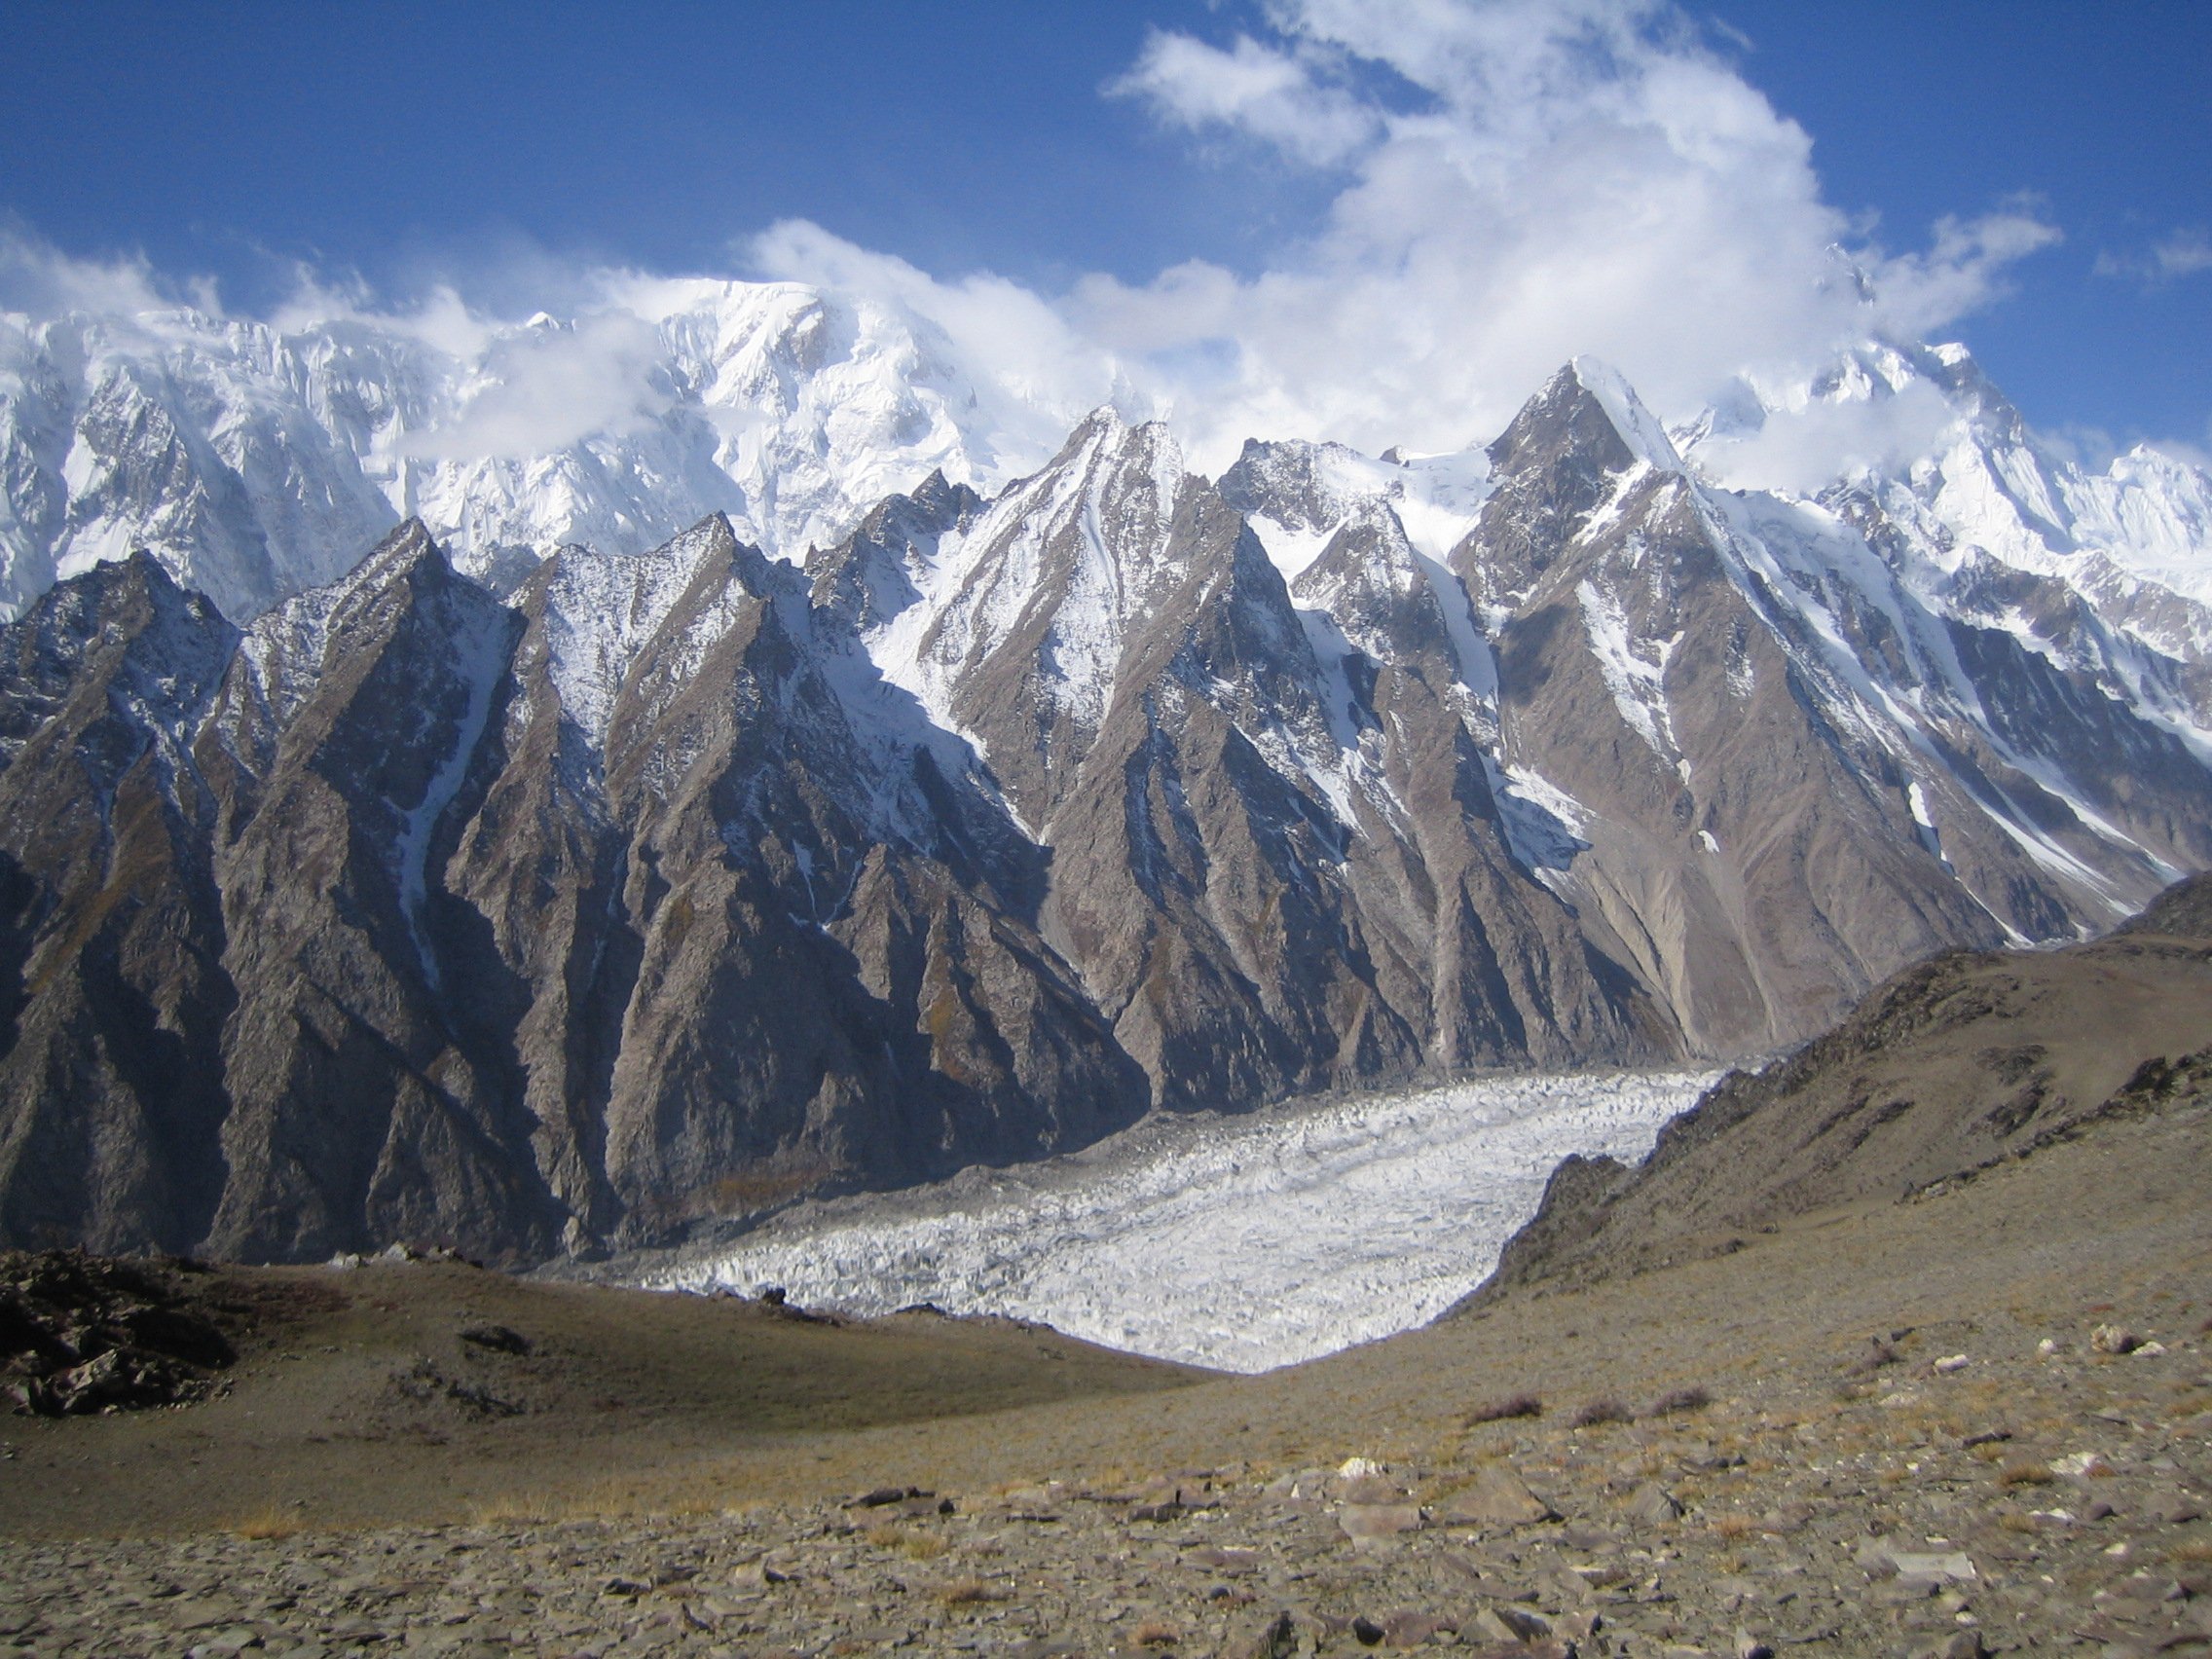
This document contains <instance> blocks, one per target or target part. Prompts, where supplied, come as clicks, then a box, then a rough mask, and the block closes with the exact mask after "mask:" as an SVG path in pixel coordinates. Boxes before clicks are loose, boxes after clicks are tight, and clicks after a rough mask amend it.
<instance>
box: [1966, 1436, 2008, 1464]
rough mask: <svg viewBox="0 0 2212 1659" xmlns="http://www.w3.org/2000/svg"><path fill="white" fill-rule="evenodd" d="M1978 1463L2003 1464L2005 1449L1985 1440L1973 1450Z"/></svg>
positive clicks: (1994, 1442)
mask: <svg viewBox="0 0 2212 1659" xmlns="http://www.w3.org/2000/svg"><path fill="white" fill-rule="evenodd" d="M1972 1456H1973V1457H1974V1459H1975V1460H1976V1461H1977V1462H1983V1463H2001V1462H2003V1461H2004V1460H2005V1448H2004V1447H2003V1446H2002V1445H2000V1444H1999V1443H1998V1442H1996V1441H1994V1440H1985V1441H1983V1442H1982V1443H1981V1444H1980V1445H1979V1446H1976V1447H1975V1448H1974V1449H1973V1454H1972Z"/></svg>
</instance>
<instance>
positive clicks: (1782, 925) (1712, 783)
mask: <svg viewBox="0 0 2212 1659" xmlns="http://www.w3.org/2000/svg"><path fill="white" fill-rule="evenodd" d="M1492 459H1493V463H1494V468H1495V470H1494V473H1493V494H1492V496H1491V498H1489V500H1488V501H1487V502H1486V503H1485V506H1484V509H1483V514H1482V517H1481V519H1480V521H1479V523H1478V525H1477V527H1476V529H1475V530H1474V532H1473V533H1472V534H1471V535H1469V537H1468V538H1467V539H1466V540H1465V541H1464V542H1462V543H1461V545H1460V546H1459V547H1458V548H1457V549H1456V550H1455V552H1454V554H1453V560H1452V563H1453V567H1454V569H1455V570H1456V571H1458V572H1459V573H1460V574H1461V575H1462V576H1463V577H1464V578H1465V580H1466V582H1467V584H1468V587H1469V589H1470V591H1471V592H1473V593H1474V594H1476V595H1477V596H1478V597H1479V600H1480V602H1481V603H1482V605H1483V608H1484V609H1485V611H1486V613H1487V619H1488V620H1489V621H1490V622H1491V624H1492V625H1493V629H1494V631H1495V648H1496V651H1497V658H1498V677H1499V682H1500V685H1501V687H1502V690H1501V693H1500V696H1501V705H1502V713H1503V719H1502V746H1503V754H1504V757H1505V759H1506V761H1507V762H1508V764H1511V765H1520V766H1526V767H1527V768H1529V769H1530V770H1531V771H1533V772H1535V773H1537V774H1539V775H1540V776H1541V777H1543V778H1544V779H1545V780H1546V781H1548V782H1549V783H1550V784H1551V785H1553V786H1554V787H1556V788H1557V789H1559V790H1561V791H1563V792H1564V793H1566V794H1567V795H1568V796H1569V797H1571V798H1572V800H1573V801H1574V802H1575V803H1577V805H1578V807H1579V808H1580V810H1581V814H1582V817H1581V822H1580V825H1579V827H1578V830H1577V833H1578V834H1579V835H1581V836H1582V837H1583V838H1585V839H1586V840H1587V841H1588V842H1589V848H1588V850H1587V851H1586V852H1584V853H1581V854H1579V855H1577V856H1576V857H1575V858H1574V859H1573V860H1572V861H1571V863H1570V866H1569V867H1568V868H1567V871H1566V872H1565V873H1564V875H1563V877H1562V879H1561V881H1560V883H1559V886H1560V890H1561V891H1562V892H1563V894H1566V895H1567V897H1569V898H1570V899H1571V900H1572V901H1573V902H1574V903H1576V905H1577V907H1578V909H1579V910H1580V911H1581V912H1582V914H1583V915H1584V917H1585V919H1586V920H1587V922H1588V923H1589V924H1590V925H1591V927H1592V929H1593V932H1594V934H1595V936H1596V937H1598V938H1600V939H1603V940H1607V941H1608V942H1615V943H1616V947H1617V950H1618V952H1619V953H1620V955H1621V956H1622V957H1623V959H1625V960H1627V961H1630V962H1632V963H1633V964H1634V965H1635V968H1636V970H1637V973H1638V975H1639V977H1641V979H1642V980H1643V982H1644V983H1646V984H1648V985H1650V986H1651V987H1652V988H1653V989H1654V990H1655V991H1656V992H1657V993H1658V994H1660V995H1661V996H1662V997H1663V998H1664V999H1665V1000H1666V1001H1667V1003H1668V1004H1669V1005H1670V1006H1672V1007H1673V1009H1674V1010H1675V1012H1676V1014H1677V1017H1678V1018H1679V1020H1680V1022H1681V1026H1682V1029H1683V1031H1684V1033H1685V1035H1686V1037H1687V1039H1688V1041H1689V1043H1690V1045H1691V1046H1692V1047H1693V1048H1694V1049H1696V1050H1698V1051H1704V1052H1719V1053H1725V1052H1731V1051H1743V1050H1745V1049H1755V1048H1759V1047H1764V1046H1767V1045H1771V1044H1775V1043H1781V1042H1788V1041H1790V1040H1794V1039H1797V1038H1800V1037H1802V1036H1804V1035H1806V1034H1808V1033H1809V1032H1811V1031H1813V1030H1816V1029H1818V1028H1820V1027H1821V1026H1822V1025H1824V1024H1825V1023H1827V1022H1828V1021H1829V1020H1831V1019H1832V1018H1833V1017H1835V1016H1836V1015H1837V1014H1839V1013H1840V1012H1841V1011H1842V1010H1843V1009H1845V1008H1847V1007H1848V1006H1849V1005H1850V1004H1851V1003H1852V1002H1853V1001H1855V1000H1856V999H1857V997H1858V996H1859V995H1861V994H1862V993H1863V992H1864V990H1865V989H1866V988H1868V987H1869V986H1870V985H1872V984H1873V983H1874V982H1875V981H1877V980H1878V979H1879V978H1881V977H1884V976H1885V975H1887V974H1888V973H1890V972H1892V971H1894V970H1895V969H1896V968H1897V967H1899V966H1900V965H1901V964H1902V963H1904V962H1907V961H1910V960H1913V959H1914V958H1916V957H1918V956H1921V955H1925V954H1926V953H1928V952H1929V951H1931V950H1934V949H1936V948H1938V947H1939V946H1941V945H1944V944H1948V943H1960V942H1965V943H1975V944H1993V943H1997V942H2001V941H2002V940H2005V939H2007V938H2015V939H2027V938H2047V937H2050V936H2051V935H2053V934H2062V933H2065V932H2068V931H2072V930H2074V929H2077V928H2081V927H2086V926H2090V925H2094V924H2095V923H2096V922H2097V921H2098V920H2100V919H2104V918H2109V917H2111V916H2113V915H2114V914H2117V913H2123V912H2124V910H2125V909H2126V908H2130V907H2132V906H2133V905H2134V904H2136V903H2141V902H2143V901H2144V900H2145V899H2147V898H2148V897H2149V896H2150V895H2151V894H2152V893H2154V892H2156V891H2157V888H2158V886H2159V885H2160V883H2161V882H2162V881H2163V880H2164V879H2166V878H2167V877H2168V876H2170V874H2171V873H2172V872H2173V871H2174V870H2175V869H2176V868H2183V867H2188V866H2190V865H2193V864H2195V863H2197V862H2200V861H2201V859H2202V856H2203V854H2202V851H2201V849H2199V848H2197V847H2196V846H2194V844H2193V843H2194V840H2195V837H2196V831H2195V830H2194V827H2193V826H2194V824H2199V823H2201V822H2202V819H2201V813H2202V810H2203V806H2204V805H2205V804H2207V803H2208V802H2207V796H2206V795H2205V793H2204V792H2205V788H2206V785H2207V782H2208V779H2207V775H2206V773H2205V770H2204V768H2203V767H2202V765H2201V764H2199V763H2197V762H2196V761H2194V758H2193V757H2191V756H2189V755H2188V753H2187V752H2186V749H2185V747H2184V745H2183V744H2182V742H2181V741H2180V740H2179V739H2178V738H2176V737H2175V736H2173V735H2171V734H2170V733H2167V732H2165V731H2162V730H2160V729H2158V728H2157V726H2155V725H2154V724H2152V723H2150V722H2148V721H2146V720H2144V719H2142V718H2140V717H2139V716H2137V715H2136V714H2135V713H2134V712H2133V711H2132V710H2131V709H2130V708H2128V707H2127V706H2126V705H2125V704H2122V703H2119V702H2116V701H2115V700H2113V699H2112V698H2111V697H2109V696H2107V695H2105V694H2103V693H2102V692H2101V691H2099V690H2097V689H2096V688H2095V687H2094V686H2092V685H2088V684H2086V683H2083V681H2082V680H2081V678H2080V677H2075V678H2072V679H2070V678H2069V677H2068V676H2067V675H2066V674H2065V673H2064V672H2062V671H2060V670H2058V669H2055V668H2054V667H2052V666H2051V665H2050V664H2048V663H2047V662H2046V661H2045V660H2044V659H2042V658H2041V657H2039V656H2037V655H2035V654H2034V653H2033V652H2030V651H2027V650H2025V649H2023V648H2022V647H2021V646H2020V645H2019V644H2018V643H2017V642H2016V641H2015V640H2014V639H2013V638H2012V637H2011V636H2010V635H2009V634H2007V635H2000V634H1997V633H1995V632H1994V631H1990V630H1976V629H1973V628H1972V627H1971V626H1968V625H1966V624H1963V623H1961V622H1959V621H1957V620H1956V619H1952V618H1945V617H1943V616H1941V615H1938V614H1936V613H1934V612H1932V611H1931V610H1930V609H1929V608H1927V607H1926V606H1925V605H1924V604H1923V603H1921V602H1920V600H1919V599H1918V598H1917V597H1916V596H1915V595H1913V594H1912V593H1911V592H1910V591H1909V590H1908V589H1907V588H1906V587H1905V586H1904V584H1903V583H1901V582H1900V581H1899V579H1898V578H1897V577H1896V575H1895V574H1894V572H1892V571H1890V570H1889V569H1887V568H1886V567H1885V565H1884V564H1883V563H1882V561H1881V560H1880V559H1879V558H1878V557H1877V556H1876V555H1875V554H1874V553H1873V551H1872V549H1870V548H1869V547H1868V546H1867V544H1866V543H1865V542H1864V541H1863V540H1862V539H1861V538H1860V537H1859V536H1857V535H1855V534H1854V533H1853V532H1851V531H1850V529H1849V528H1848V527H1847V526H1845V525H1843V524H1841V523H1839V522H1838V521H1837V520H1835V519H1834V518H1833V517H1831V516H1828V515H1826V514H1825V513H1823V512H1821V511H1820V510H1818V509H1815V508H1811V507H1807V506H1802V505H1797V504H1792V503H1788V502H1785V501H1781V500H1778V499H1776V498H1772V497H1761V496H1755V495H1754V496H1729V495H1725V494H1723V493H1720V492H1716V491H1714V490H1713V489H1712V488H1711V487H1710V486H1708V485H1705V484H1703V483H1701V482H1699V481H1698V480H1697V479H1696V478H1694V477H1693V476H1691V475H1690V474H1689V473H1688V472H1687V471H1686V470H1685V469H1684V468H1683V467H1682V466H1681V464H1680V462H1679V460H1678V458H1677V456H1676V455H1675V453H1674V452H1673V450H1672V448H1671V446H1670V445H1669V443H1668V440H1667V439H1666V437H1665V435H1664V434H1662V433H1658V432H1657V431H1656V424H1655V423H1651V422H1650V421H1649V420H1648V417H1644V416H1641V411H1640V410H1639V409H1638V408H1637V407H1636V406H1635V405H1634V402H1633V394H1631V393H1628V392H1627V391H1626V390H1625V388H1623V387H1619V386H1618V384H1617V382H1610V381H1608V379H1607V378H1606V377H1605V376H1604V373H1603V371H1599V370H1595V369H1593V368H1591V367H1589V366H1581V367H1578V368H1575V369H1570V370H1568V371H1565V372H1563V374H1562V375H1561V376H1560V377H1558V378H1557V379H1555V381H1554V382H1553V383H1552V385H1551V386H1550V387H1547V388H1546V390H1545V391H1544V392H1543V393H1542V394H1540V395H1539V397H1538V398H1537V399H1536V400H1534V401H1533V402H1532V403H1531V404H1530V407H1529V409H1528V410H1526V411H1525V412H1524V414H1523V416H1522V417H1521V418H1520V419H1519V420H1517V421H1516V422H1515V424H1514V425H1513V427H1512V428H1511V429H1509V430H1508V432H1507V433H1506V434H1505V436H1503V437H1502V438H1500V439H1499V441H1498V442H1497V444H1495V445H1493V450H1492ZM2122 779H2124V780H2125V782H2124V783H2123V782H2122ZM2090 820H2097V822H2094V823H2092V822H2090Z"/></svg>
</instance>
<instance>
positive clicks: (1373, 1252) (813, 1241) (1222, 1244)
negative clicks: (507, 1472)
mask: <svg viewBox="0 0 2212 1659" xmlns="http://www.w3.org/2000/svg"><path fill="white" fill-rule="evenodd" d="M1713 1078H1714V1074H1712V1073H1709V1072H1698V1073H1688V1072H1676V1073H1664V1074H1643V1075H1640V1076H1629V1075H1610V1076H1577V1077H1513V1078H1496V1079H1486V1080H1483V1081H1480V1082H1474V1083H1465V1084H1458V1085H1454V1086H1452V1087H1449V1088H1435V1089H1427V1090H1423V1091H1420V1092H1419V1093H1412V1094H1388V1095H1377V1096H1374V1097H1372V1098H1368V1099H1363V1100H1358V1101H1354V1102H1351V1103H1349V1104H1346V1105H1338V1106H1331V1107H1327V1108H1324V1109H1321V1110H1318V1111H1309V1112H1303V1113H1298V1114H1296V1115H1270V1116H1267V1117H1259V1118H1231V1119H1219V1120H1198V1121H1186V1122H1183V1123H1180V1124H1165V1125H1151V1126H1148V1127H1147V1128H1146V1129H1143V1130H1139V1131H1137V1132H1136V1133H1135V1134H1134V1135H1129V1136H1121V1137H1117V1138H1116V1139H1115V1140H1113V1141H1109V1142H1106V1143H1104V1144H1102V1145H1101V1146H1099V1147H1097V1148H1093V1149H1092V1150H1090V1151H1089V1152H1087V1153H1083V1154H1078V1155H1076V1156H1073V1157H1070V1158H1064V1159H1057V1160H1054V1161H1051V1162H1050V1163H1046V1164H1041V1165H1032V1166H1028V1167H1024V1168H1017V1169H1008V1170H999V1171H992V1172H990V1173H989V1174H988V1177H987V1179H983V1180H977V1178H976V1174H975V1172H972V1173H971V1175H970V1176H967V1177H963V1178H961V1179H960V1180H957V1181H953V1182H947V1183H942V1184H940V1185H939V1186H936V1187H932V1188H924V1189H920V1190H918V1191H916V1192H913V1193H909V1194H905V1195H902V1196H900V1197H898V1198H890V1199H882V1198H876V1199H859V1200H848V1201H845V1202H840V1203H832V1204H825V1205H819V1206H813V1207H812V1208H810V1209H809V1210H808V1211H807V1212H805V1213H803V1214H801V1215H798V1216H794V1217H791V1218H787V1219H786V1220H785V1221H783V1222H782V1223H780V1224H777V1225H774V1226H771V1227H769V1228H766V1229H763V1230H762V1231H761V1232H759V1233H757V1234H755V1235H752V1236H750V1237H748V1238H747V1239H745V1240H744V1241H742V1242H741V1243H739V1244H737V1245H735V1246H731V1247H727V1248H725V1249H723V1250H721V1251H720V1252H719V1253H718V1254H714V1255H702V1256H697V1257H693V1258H691V1259H689V1260H685V1261H682V1262H681V1263H680V1264H677V1265H672V1266H659V1267H654V1268H648V1269H646V1270H645V1271H643V1272H638V1273H637V1274H636V1275H635V1277H636V1279H637V1281H638V1282H640V1283H644V1284H646V1285H650V1286H654V1287H658V1288H663V1289H683V1290H709V1289H715V1288H719V1287H725V1286H726V1287H729V1288H733V1289H737V1290H741V1291H746V1292H752V1291H756V1290H757V1289H759V1288H761V1287H764V1286H768V1285H781V1286H783V1287H784V1288H785V1289H786V1290H787V1291H788V1292H789V1293H790V1295H791V1296H792V1298H793V1300H795V1301H797V1302H799V1303H801V1304H803V1305H805V1306H807V1307H825V1308H835V1309H845V1310H848V1311H851V1312H855V1313H862V1314H875V1313H888V1312H891V1311H893V1310H894V1309H898V1308H901V1307H903V1306H905V1305H908V1304H912V1303H919V1302H929V1303H934V1304H935V1305H937V1306H938V1307H939V1308H941V1309H944V1310H945V1311H947V1312H951V1313H1003V1314H1009V1315H1013V1316H1015V1317H1019V1318H1028V1319H1042V1320H1044V1321H1046V1322H1048V1323H1050V1324H1051V1325H1053V1326H1056V1327H1057V1328H1059V1329H1060V1330H1063V1331H1066V1332H1069V1333H1071V1334H1072V1335H1075V1336H1079V1337H1084V1338H1087V1339H1088V1340H1090V1341H1092V1342H1099V1343H1105V1344H1109V1345H1111V1346H1115V1347H1121V1348H1129V1349H1133V1350H1135V1351H1137V1352H1139V1353H1150V1354H1157V1355H1160V1356H1161V1357H1163V1358H1167V1359H1176V1360H1184V1361H1188V1362H1190V1363H1193V1364H1198V1365H1209V1366H1215V1367H1219V1368H1221V1369H1223V1370H1229V1371H1246V1372H1251V1371H1265V1370H1269V1369H1271V1368H1272V1367H1274V1366H1278V1365H1289V1364H1293V1363H1295V1362H1296V1361H1299V1360H1302V1359H1311V1358H1313V1357H1314V1356H1316V1355H1319V1354H1324V1353H1330V1352H1333V1351H1335V1350H1336V1349H1338V1348H1342V1347H1348V1346H1351V1345H1353V1344H1355V1343H1362V1342H1371V1341H1373V1340H1375V1339H1376V1338H1378V1337H1385V1336H1388V1335H1390V1334H1391V1333H1393V1332H1396V1331H1402V1330H1405V1329H1407V1328H1408V1327H1409V1326H1413V1325H1418V1324H1419V1323H1421V1322H1422V1321H1424V1320H1427V1319H1430V1318H1433V1317H1434V1316H1435V1315H1436V1314H1438V1313H1440V1312H1442V1311H1443V1310H1444V1309H1446V1308H1448V1307H1450V1306H1451V1305H1452V1304H1453V1303H1454V1302H1456V1301H1457V1300H1458V1299H1459V1298H1460V1297H1461V1296H1464V1295H1465V1294H1466V1293H1467V1292H1468V1291H1470V1290H1472V1289H1473V1288H1474V1287H1475V1286H1476V1285H1477V1284H1478V1283H1480V1282H1481V1281H1482V1279H1483V1278H1484V1277H1485V1276H1487V1275H1488V1273H1489V1272H1490V1270H1491V1268H1492V1266H1493V1264H1494V1263H1495V1261H1496V1259H1497V1253H1498V1250H1499V1248H1500V1247H1501V1246H1502V1245H1503V1244H1504V1242H1505V1240H1506V1238H1507V1237H1508V1236H1509V1235H1511V1234H1512V1233H1513V1231H1514V1230H1515V1229H1516V1228H1518V1227H1519V1226H1520V1225H1521V1224H1522V1223H1523V1222H1524V1221H1526V1220H1528V1218H1529V1217H1530V1215H1531V1214H1533V1213H1534V1211H1535V1207H1536V1201H1537V1199H1538V1198H1539V1197H1541V1195H1542V1192H1543V1185H1544V1182H1545V1180H1546V1178H1547V1177H1548V1176H1549V1175H1550V1173H1551V1170H1552V1167H1553V1166H1554V1165H1555V1164H1556V1163H1557V1162H1558V1161H1560V1160H1561V1159H1562V1158H1564V1157H1566V1156H1567V1154H1568V1153H1571V1152H1583V1153H1598V1152H1604V1153H1610V1154H1611V1155H1613V1156H1614V1157H1617V1158H1625V1159H1635V1158H1641V1156H1642V1155H1643V1154H1644V1153H1646V1152H1647V1151H1649V1150H1650V1147H1651V1143H1652V1140H1653V1138H1654V1137H1655V1136H1656V1135H1657V1133H1658V1129H1659V1125H1660V1124H1663V1123H1665V1122H1666V1121H1667V1119H1669V1118H1671V1117H1673V1116H1674V1115H1675V1114H1676V1113H1677V1112H1680V1111H1682V1110H1683V1109H1684V1108H1686V1107H1687V1106H1688V1105H1689V1104H1690V1103H1691V1102H1692V1101H1693V1100H1695V1099H1696V1098H1697V1096H1698V1094H1699V1093H1700V1092H1701V1091H1702V1090H1703V1089H1704V1088H1706V1087H1707V1086H1708V1085H1710V1084H1711V1083H1712V1082H1713Z"/></svg>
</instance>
